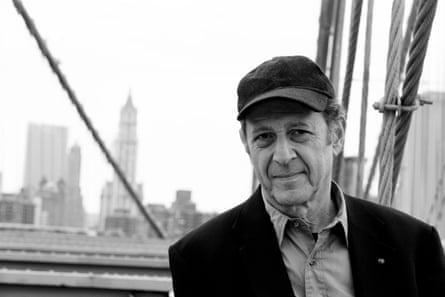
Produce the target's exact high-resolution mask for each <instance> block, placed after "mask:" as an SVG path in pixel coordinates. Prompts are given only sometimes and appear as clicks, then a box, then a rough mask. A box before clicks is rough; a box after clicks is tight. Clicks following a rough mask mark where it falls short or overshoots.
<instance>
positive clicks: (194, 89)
mask: <svg viewBox="0 0 445 297" xmlns="http://www.w3.org/2000/svg"><path fill="white" fill-rule="evenodd" d="M23 3H24V5H25V7H26V8H27V10H28V12H29V14H30V15H31V16H32V17H33V19H34V21H35V23H36V25H37V27H38V29H39V31H40V33H41V35H42V36H43V37H44V39H45V40H46V42H47V45H48V47H49V49H50V50H51V52H52V53H53V55H54V56H55V57H56V58H57V59H58V60H59V61H60V66H61V69H62V71H63V72H64V73H65V74H66V77H67V78H68V81H69V82H70V84H71V86H72V88H73V89H74V90H75V92H76V94H77V96H78V98H79V100H80V101H81V103H82V105H83V106H84V108H85V110H86V112H87V114H88V115H89V116H90V118H91V119H92V122H93V124H94V126H95V127H96V128H97V130H98V131H99V132H100V135H101V137H102V138H103V140H104V141H105V142H106V143H107V145H108V147H109V148H111V145H112V143H113V140H114V139H115V138H116V135H117V129H118V121H119V110H120V108H121V107H122V106H123V105H124V104H125V101H126V99H127V96H128V93H129V91H130V90H131V93H132V97H133V102H134V105H135V106H136V108H137V110H138V128H137V131H138V139H139V147H138V162H137V180H138V181H140V182H141V183H143V186H144V199H145V202H160V203H164V204H167V205H170V203H171V202H172V201H173V199H174V195H175V191H176V190H178V189H188V190H191V191H192V199H193V200H194V201H195V202H196V203H197V205H198V208H199V209H201V210H203V211H222V210H225V209H228V208H229V207H231V206H234V205H235V204H237V203H239V202H241V201H243V200H245V199H246V198H247V197H248V195H249V192H250V182H251V167H250V163H249V159H248V157H247V155H246V154H245V152H244V150H243V147H242V145H241V142H240V141H239V136H238V129H239V124H238V122H237V121H236V119H235V118H236V99H237V97H236V87H237V84H238V81H239V79H240V78H241V77H242V76H243V75H244V74H245V73H247V72H248V71H250V70H251V69H252V68H254V67H255V66H257V65H258V64H259V63H261V62H263V61H264V60H267V59H270V58H272V57H274V56H278V55H293V54H302V55H306V56H309V57H311V58H315V54H316V42H317V37H318V17H319V14H320V1H297V0H288V1H287V0H279V1H258V0H247V1H246V0H245V1H236V0H230V1H208V0H195V1H178V0H163V1H142V0H133V1H129V0H106V1H105V0H103V1H99V0H95V1H91V0H72V1H50V0H38V1H35V0H34V1H29V0H28V1H23ZM365 3H366V2H365ZM409 3H410V1H408V2H407V5H406V7H405V10H406V12H405V13H406V14H408V12H409V9H410V6H409V5H410V4H409ZM408 4H409V5H408ZM441 4H442V5H443V3H439V9H438V15H437V16H436V22H437V23H436V24H435V26H436V27H435V28H436V30H435V31H433V37H432V39H433V40H432V42H436V44H435V45H434V46H433V48H434V49H433V50H430V49H429V55H431V58H427V62H426V68H427V69H430V70H429V71H430V72H431V73H433V74H434V75H431V77H433V78H434V79H433V82H432V83H431V81H428V82H427V83H426V85H427V86H430V87H431V84H433V85H434V87H437V86H439V85H442V88H443V85H445V83H442V81H443V69H444V68H445V64H444V52H445V48H444V46H443V44H444V43H443V35H442V37H441V39H442V42H440V43H439V42H438V41H436V40H438V39H439V38H435V39H434V36H435V34H436V35H438V34H439V32H438V30H437V27H439V28H440V27H442V28H444V15H443V13H442V11H443V9H442V8H441V7H440V5H441ZM349 6H350V3H349V1H347V8H346V13H345V20H346V24H345V27H344V32H345V39H347V37H348V31H349V18H350V12H349V10H350V7H349ZM363 12H364V13H366V4H365V5H364V8H363ZM390 14H391V5H390V1H376V6H375V11H374V16H375V18H376V21H375V22H374V28H373V30H374V37H373V53H372V65H371V80H372V85H371V93H370V99H369V100H370V102H371V103H372V102H375V101H377V100H379V99H380V97H381V96H382V95H383V84H384V69H385V63H386V49H387V40H388V34H389V33H388V32H389V18H390ZM362 19H363V20H364V17H363V18H362ZM364 29H365V28H364V22H362V27H361V35H360V40H359V41H360V42H361V43H363V35H364ZM343 48H344V49H346V48H347V44H346V43H344V44H343ZM430 52H432V53H430ZM345 61H346V59H345V53H344V54H343V56H342V65H343V66H342V69H344V63H345ZM428 63H429V64H428ZM434 63H436V64H437V63H441V64H440V65H442V66H441V69H442V70H441V71H442V72H441V74H440V75H441V76H440V75H439V76H438V75H437V71H436V70H435V67H434V66H432V65H435V64H434ZM356 64H357V68H356V71H355V73H354V85H353V89H352V97H351V106H350V108H351V110H355V111H354V112H352V111H351V112H350V115H349V121H350V122H351V123H352V124H348V134H347V141H346V148H345V152H346V155H354V154H356V153H357V151H358V144H357V139H358V125H359V124H358V123H359V122H358V110H359V100H358V98H360V96H361V89H360V88H361V86H360V80H361V77H362V70H361V69H362V67H361V64H363V45H362V44H361V45H359V49H358V55H357V62H356ZM427 65H430V66H427ZM343 73H344V71H342V75H343ZM437 77H441V79H442V81H437ZM369 110H370V111H369V119H370V122H371V124H370V127H369V128H368V144H367V156H368V159H370V158H372V154H373V153H374V147H375V143H376V139H377V135H378V131H379V129H380V115H378V113H377V112H375V111H373V110H372V109H371V108H370V109H369ZM28 123H46V124H55V125H62V126H66V127H68V129H69V143H70V144H73V143H78V144H79V145H80V146H81V150H82V172H81V190H82V193H83V197H84V205H85V207H86V209H87V211H89V212H97V211H98V209H99V202H100V193H101V189H102V187H103V185H104V183H105V181H107V180H111V176H112V169H111V167H110V166H108V164H107V163H106V161H105V158H104V157H103V156H102V155H101V152H100V150H99V148H98V147H97V146H96V145H95V143H94V142H93V140H92V138H91V136H90V134H89V133H88V132H87V130H86V128H85V126H84V124H83V123H82V122H81V120H80V118H79V117H78V116H77V113H76V112H75V109H74V108H73V106H72V105H71V104H70V103H69V100H68V97H67V95H66V94H65V93H64V91H63V90H62V88H61V87H60V86H59V84H58V81H57V79H56V77H55V76H54V74H53V73H52V72H51V71H50V69H49V67H48V65H47V62H46V61H45V60H44V59H43V57H42V56H41V54H40V52H39V50H38V48H37V46H36V43H35V41H34V40H33V39H32V38H31V36H30V35H29V33H28V31H27V29H26V27H25V25H24V23H23V21H22V19H21V18H20V17H19V15H18V14H17V13H16V11H15V9H14V7H13V5H12V1H6V0H2V1H0V172H1V173H2V175H3V191H5V192H17V191H18V190H19V188H20V187H21V186H22V183H23V170H24V159H25V143H26V128H27V125H28Z"/></svg>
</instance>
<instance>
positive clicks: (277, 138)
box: [169, 56, 445, 297]
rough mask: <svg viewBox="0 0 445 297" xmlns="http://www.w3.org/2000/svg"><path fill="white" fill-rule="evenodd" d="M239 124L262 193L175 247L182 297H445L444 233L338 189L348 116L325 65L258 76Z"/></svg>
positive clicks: (293, 66) (290, 62)
mask: <svg viewBox="0 0 445 297" xmlns="http://www.w3.org/2000/svg"><path fill="white" fill-rule="evenodd" d="M238 112H239V113H238V120H239V121H240V122H241V130H240V135H241V140H242V142H243V144H244V147H245V150H246V152H247V154H248V155H249V157H250V160H251V162H252V165H253V167H254V170H255V175H256V176H257V178H258V180H259V183H260V186H259V187H258V189H257V191H256V192H255V193H254V194H253V195H252V196H251V197H250V198H249V199H248V200H247V201H245V202H244V203H242V204H241V205H239V206H237V207H235V208H233V209H231V210H229V211H227V212H225V213H223V214H221V215H219V216H218V217H216V218H215V219H213V220H211V221H209V222H208V223H206V224H204V225H203V226H201V227H200V228H198V229H196V230H194V231H192V232H191V233H189V234H188V235H186V236H185V237H184V238H182V239H180V240H179V241H178V242H176V243H175V244H174V245H172V246H171V247H170V250H169V254H170V266H171V271H172V276H173V287H174V292H175V296H176V297H199V296H221V297H223V296H224V297H228V296H240V297H241V296H243V297H247V296H263V297H266V296H270V297H279V296H283V297H284V296H286V297H292V296H296V297H304V296H306V297H311V296H317V297H318V296H333V297H340V296H357V297H359V296H369V297H371V296H373V297H376V296H388V297H389V296H391V297H393V296H412V297H414V296H424V297H430V296H445V289H444V286H445V258H444V253H443V249H442V246H441V243H440V239H439V236H438V234H437V232H436V230H435V229H434V228H433V227H431V226H429V225H427V224H425V223H422V222H420V221H418V220H416V219H414V218H412V217H410V216H408V215H406V214H403V213H401V212H398V211H396V210H393V209H390V208H386V207H383V206H379V205H376V204H373V203H371V202H367V201H364V200H360V199H357V198H352V197H349V196H347V195H345V194H343V192H342V190H341V189H340V187H339V186H338V185H337V184H336V183H335V182H334V181H333V180H332V164H333V158H334V156H335V155H336V154H338V153H339V152H340V151H341V149H342V145H343V140H344V128H343V127H344V113H343V111H342V109H341V107H340V105H339V104H338V103H337V101H336V99H335V94H334V89H333V87H332V85H331V83H330V81H329V79H328V78H327V77H326V76H325V74H324V73H323V72H322V71H321V70H320V68H319V67H318V66H317V65H316V64H315V63H314V62H312V61H311V60H309V59H308V58H306V57H302V56H290V57H277V58H274V59H272V60H269V61H266V62H264V63H263V64H261V65H259V66H258V67H257V68H255V69H254V70H252V71H251V72H249V73H248V74H247V75H246V76H245V77H244V78H243V79H242V80H241V81H240V83H239V86H238ZM420 198H421V197H419V199H420Z"/></svg>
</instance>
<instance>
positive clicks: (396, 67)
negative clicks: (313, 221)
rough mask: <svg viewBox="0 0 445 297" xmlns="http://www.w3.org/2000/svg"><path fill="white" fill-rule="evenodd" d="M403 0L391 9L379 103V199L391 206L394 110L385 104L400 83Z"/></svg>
mask: <svg viewBox="0 0 445 297" xmlns="http://www.w3.org/2000/svg"><path fill="white" fill-rule="evenodd" d="M403 13H404V2H403V0H394V1H393V5H392V13H391V27H390V33H389V48H388V56H387V61H386V80H385V97H384V99H383V102H381V104H380V111H381V112H383V123H382V131H383V132H382V139H381V146H380V152H379V153H380V178H379V202H380V203H381V204H383V205H387V206H391V205H392V200H393V199H392V198H393V195H392V194H393V187H394V186H395V185H393V184H392V181H393V178H392V173H393V156H394V154H393V151H394V139H395V127H396V126H395V124H396V111H395V110H391V109H387V108H385V105H386V104H392V105H394V104H397V103H398V102H397V101H398V99H399V98H398V89H399V86H400V74H399V73H400V52H401V49H402V23H403Z"/></svg>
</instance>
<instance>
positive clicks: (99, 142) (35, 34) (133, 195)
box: [13, 0, 164, 238]
mask: <svg viewBox="0 0 445 297" xmlns="http://www.w3.org/2000/svg"><path fill="white" fill-rule="evenodd" d="M13 2H14V6H15V8H16V10H17V12H18V13H19V15H20V16H21V17H22V18H23V20H24V22H25V24H26V27H27V28H28V30H29V32H30V34H31V35H32V36H33V37H34V39H35V40H36V42H37V45H38V47H39V49H40V51H41V53H42V54H43V56H44V57H45V58H46V60H47V61H48V64H49V66H50V67H51V69H52V71H53V72H54V74H55V75H56V76H57V78H58V80H59V82H60V84H61V86H62V88H63V89H64V90H65V91H66V93H67V94H68V98H69V99H70V101H71V103H72V104H73V105H74V106H75V108H76V111H77V113H78V114H79V116H80V117H81V119H82V121H83V122H84V123H85V125H86V126H87V128H88V131H90V133H91V134H92V136H93V139H94V140H95V141H96V143H97V145H98V146H99V147H100V149H101V151H102V153H103V154H104V155H105V158H106V159H107V161H108V163H110V165H111V166H112V168H113V169H114V171H115V173H116V174H117V176H118V177H119V179H120V181H121V182H122V184H123V185H124V187H125V189H126V190H127V192H128V193H129V194H130V197H131V198H132V199H133V201H134V202H135V203H136V205H137V207H138V208H139V210H140V211H141V213H142V215H143V217H144V218H145V219H146V220H147V222H148V223H149V224H150V226H151V227H152V228H153V230H154V231H155V233H156V235H157V236H158V237H160V238H164V233H163V231H162V229H161V228H160V227H159V226H158V225H157V223H156V221H155V220H154V219H153V218H152V217H151V215H150V214H149V213H148V211H147V210H146V209H145V207H144V206H143V205H142V202H141V201H140V200H139V198H138V196H137V194H136V192H135V191H134V190H133V188H132V187H131V185H130V183H129V182H128V181H127V179H126V177H125V174H124V173H123V172H122V170H121V169H120V168H119V166H118V164H117V163H116V162H115V161H114V159H113V157H112V156H111V154H110V152H109V151H108V150H107V148H106V146H105V144H104V142H103V141H102V139H101V138H100V136H99V133H98V132H97V131H96V129H95V128H94V127H93V124H92V122H91V120H90V119H89V117H88V116H87V114H86V113H85V110H84V109H83V107H82V105H81V104H80V102H79V100H78V99H77V97H76V95H75V93H74V91H73V89H71V87H70V85H69V84H68V81H67V79H66V78H65V76H64V74H63V73H62V71H61V70H60V68H59V66H58V63H57V61H56V60H55V59H54V58H53V56H52V55H51V53H50V51H49V49H48V47H47V46H46V44H45V42H44V41H43V39H42V38H41V37H40V33H39V32H38V30H37V28H36V26H35V24H34V22H33V20H32V19H31V18H30V16H29V14H28V13H27V11H26V9H25V7H24V6H23V4H22V2H21V1H20V0H13Z"/></svg>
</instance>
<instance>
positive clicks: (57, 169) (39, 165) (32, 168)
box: [24, 124, 68, 194]
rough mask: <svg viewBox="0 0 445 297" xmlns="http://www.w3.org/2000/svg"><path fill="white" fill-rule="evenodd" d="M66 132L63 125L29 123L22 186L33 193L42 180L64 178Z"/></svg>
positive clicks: (54, 180) (55, 180) (52, 180)
mask: <svg viewBox="0 0 445 297" xmlns="http://www.w3.org/2000/svg"><path fill="white" fill-rule="evenodd" d="M67 143H68V132H67V129H66V128H65V127H59V126H52V125H37V124H29V126H28V138H27V146H26V163H25V174H24V187H25V188H26V189H27V190H28V191H30V193H31V194H32V193H35V192H36V191H37V190H38V189H39V185H40V183H41V182H42V180H45V181H51V182H57V181H59V180H66V164H67V158H66V150H67Z"/></svg>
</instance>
